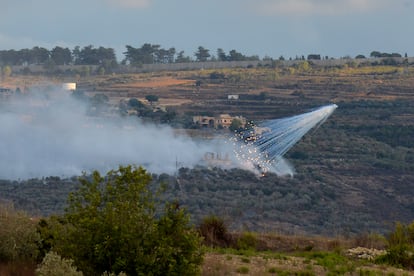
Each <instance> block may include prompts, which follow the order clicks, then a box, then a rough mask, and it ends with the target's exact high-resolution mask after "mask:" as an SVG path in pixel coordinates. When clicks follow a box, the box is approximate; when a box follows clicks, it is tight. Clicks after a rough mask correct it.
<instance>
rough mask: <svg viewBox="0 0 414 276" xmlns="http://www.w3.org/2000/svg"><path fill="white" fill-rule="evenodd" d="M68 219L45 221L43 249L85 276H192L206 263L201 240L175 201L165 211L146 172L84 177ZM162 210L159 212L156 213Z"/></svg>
mask: <svg viewBox="0 0 414 276" xmlns="http://www.w3.org/2000/svg"><path fill="white" fill-rule="evenodd" d="M80 183H81V185H80V187H79V189H78V190H76V191H74V192H73V193H71V194H70V197H69V205H68V208H67V210H66V213H65V216H64V219H63V220H61V221H60V223H59V222H56V220H53V219H51V220H50V221H49V222H48V221H46V222H45V221H44V222H43V223H42V225H41V227H40V232H41V233H42V237H43V240H44V242H45V243H44V246H43V247H44V248H46V249H47V247H50V248H51V249H53V250H55V251H56V252H57V253H58V254H59V255H61V256H63V257H66V258H70V259H73V260H74V263H75V265H76V266H77V267H78V268H79V269H80V270H81V271H82V272H83V273H84V274H86V275H96V274H102V273H103V272H105V271H108V272H114V273H120V272H125V273H127V274H128V275H140V274H145V275H193V274H195V273H197V272H198V270H199V265H200V264H201V261H202V252H201V247H200V242H201V240H200V238H199V236H198V234H197V232H196V231H195V230H194V229H193V228H192V227H191V226H190V225H189V217H188V215H186V214H185V212H184V210H183V209H181V208H180V207H179V206H178V205H177V204H175V203H168V204H166V206H165V207H164V208H163V210H161V209H162V206H161V205H160V202H159V199H158V196H159V192H160V190H158V191H154V189H153V188H152V187H151V185H150V184H151V176H150V175H149V174H148V173H147V172H146V171H145V170H144V169H142V168H133V167H131V166H127V167H122V166H121V167H120V168H119V169H118V170H116V171H110V172H108V174H107V175H106V176H105V177H102V176H101V175H100V174H99V173H98V172H94V173H93V175H92V176H91V177H90V178H88V177H86V176H85V177H83V178H81V179H80ZM157 211H159V212H157Z"/></svg>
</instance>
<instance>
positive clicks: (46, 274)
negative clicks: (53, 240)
mask: <svg viewBox="0 0 414 276" xmlns="http://www.w3.org/2000/svg"><path fill="white" fill-rule="evenodd" d="M36 275H37V276H60V275H67V276H82V275H83V274H82V272H80V271H77V268H76V267H75V266H73V260H70V259H62V258H61V257H60V256H59V255H58V254H57V253H55V252H52V251H51V252H49V253H47V254H46V256H45V257H44V258H43V261H42V263H41V264H40V265H39V267H38V268H37V269H36Z"/></svg>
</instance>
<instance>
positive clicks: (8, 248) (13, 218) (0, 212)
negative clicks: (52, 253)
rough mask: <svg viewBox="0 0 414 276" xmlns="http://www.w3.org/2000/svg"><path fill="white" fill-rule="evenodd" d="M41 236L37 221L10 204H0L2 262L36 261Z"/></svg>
mask: <svg viewBox="0 0 414 276" xmlns="http://www.w3.org/2000/svg"><path fill="white" fill-rule="evenodd" d="M39 242H40V236H39V234H38V233H37V232H36V223H35V222H34V221H33V220H31V219H30V217H29V216H27V215H26V214H25V213H23V212H21V211H17V210H15V209H14V208H13V206H12V205H10V204H0V262H35V261H36V260H37V259H38V256H39V250H38V244H39Z"/></svg>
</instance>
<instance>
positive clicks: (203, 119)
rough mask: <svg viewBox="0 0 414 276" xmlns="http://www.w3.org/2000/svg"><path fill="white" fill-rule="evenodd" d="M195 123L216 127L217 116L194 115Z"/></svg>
mask: <svg viewBox="0 0 414 276" xmlns="http://www.w3.org/2000/svg"><path fill="white" fill-rule="evenodd" d="M193 123H194V124H197V125H199V126H201V127H215V118H214V117H210V116H193Z"/></svg>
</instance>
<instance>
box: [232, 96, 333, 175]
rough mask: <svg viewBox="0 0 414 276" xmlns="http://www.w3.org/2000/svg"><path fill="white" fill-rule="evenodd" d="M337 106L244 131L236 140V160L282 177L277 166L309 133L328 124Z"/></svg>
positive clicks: (270, 122) (323, 107) (269, 122)
mask: <svg viewBox="0 0 414 276" xmlns="http://www.w3.org/2000/svg"><path fill="white" fill-rule="evenodd" d="M337 107H338V106H337V105H336V104H331V105H327V106H322V107H319V108H317V109H315V110H313V111H311V112H307V113H304V114H300V115H296V116H292V117H288V118H282V119H275V120H269V121H265V122H263V123H261V124H259V125H257V126H254V127H252V128H251V129H247V130H245V131H241V132H239V133H237V135H236V136H235V137H234V140H233V141H234V146H235V154H236V157H237V158H238V159H239V160H241V161H242V162H245V163H246V164H247V165H248V166H253V167H254V168H255V169H256V170H258V171H259V172H260V173H261V174H265V173H266V172H269V171H273V172H276V173H278V174H282V173H283V172H280V170H278V168H277V167H278V165H279V164H280V163H284V160H283V155H284V154H285V153H286V152H287V151H288V150H289V149H291V148H292V147H293V145H295V144H296V143H297V142H298V141H299V140H300V139H301V138H302V137H303V136H304V135H305V134H306V133H307V132H308V131H309V130H311V129H312V128H314V127H317V126H319V125H321V124H322V123H323V122H325V120H326V119H327V118H328V117H329V116H330V115H331V114H332V113H333V112H334V110H335V109H336V108H337ZM240 141H242V142H241V143H240ZM283 165H285V164H283Z"/></svg>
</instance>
